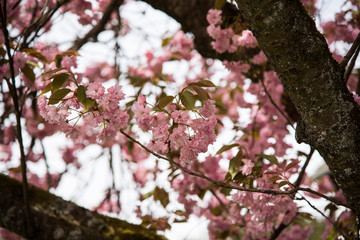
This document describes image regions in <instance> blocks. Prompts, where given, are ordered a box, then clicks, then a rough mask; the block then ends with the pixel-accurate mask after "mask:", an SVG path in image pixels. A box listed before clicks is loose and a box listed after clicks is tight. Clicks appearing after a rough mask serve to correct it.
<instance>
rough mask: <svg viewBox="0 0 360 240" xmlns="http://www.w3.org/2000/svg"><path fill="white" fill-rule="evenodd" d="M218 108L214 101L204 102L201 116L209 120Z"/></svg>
mask: <svg viewBox="0 0 360 240" xmlns="http://www.w3.org/2000/svg"><path fill="white" fill-rule="evenodd" d="M216 110H217V109H216V107H215V104H214V101H213V100H207V101H205V102H204V106H203V107H202V108H201V109H200V114H201V115H203V116H204V117H206V118H208V117H210V116H212V115H214V114H215V112H216Z"/></svg>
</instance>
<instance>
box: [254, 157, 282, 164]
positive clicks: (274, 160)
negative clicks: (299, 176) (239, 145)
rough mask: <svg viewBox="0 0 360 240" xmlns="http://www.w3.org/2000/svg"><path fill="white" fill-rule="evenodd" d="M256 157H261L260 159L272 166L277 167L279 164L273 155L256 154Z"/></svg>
mask: <svg viewBox="0 0 360 240" xmlns="http://www.w3.org/2000/svg"><path fill="white" fill-rule="evenodd" d="M256 156H258V157H261V158H265V159H266V160H268V161H269V162H271V163H272V164H275V165H277V166H279V162H278V160H277V158H276V157H275V156H273V155H267V154H256Z"/></svg>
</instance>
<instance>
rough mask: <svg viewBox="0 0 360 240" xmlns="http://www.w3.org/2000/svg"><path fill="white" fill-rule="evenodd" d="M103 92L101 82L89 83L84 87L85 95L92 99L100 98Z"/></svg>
mask: <svg viewBox="0 0 360 240" xmlns="http://www.w3.org/2000/svg"><path fill="white" fill-rule="evenodd" d="M104 93H105V88H104V86H103V85H102V84H101V83H98V82H95V83H89V85H88V87H87V89H86V96H87V97H89V98H92V99H100V98H101V97H102V96H103V95H104Z"/></svg>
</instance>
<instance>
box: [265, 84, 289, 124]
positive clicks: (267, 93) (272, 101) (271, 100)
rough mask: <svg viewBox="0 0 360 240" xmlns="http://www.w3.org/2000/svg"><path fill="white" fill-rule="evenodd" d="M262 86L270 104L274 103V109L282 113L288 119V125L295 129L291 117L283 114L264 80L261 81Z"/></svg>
mask: <svg viewBox="0 0 360 240" xmlns="http://www.w3.org/2000/svg"><path fill="white" fill-rule="evenodd" d="M261 85H262V86H263V88H264V91H265V93H266V95H267V96H268V98H269V100H270V102H271V103H272V105H274V107H275V108H276V109H277V110H278V111H279V112H280V114H281V115H282V116H283V117H284V118H285V119H286V121H287V123H288V124H289V125H290V126H291V127H292V128H293V129H295V128H294V126H293V124H292V123H291V121H290V119H289V117H288V116H286V114H285V113H284V112H283V110H281V109H280V107H279V106H278V105H277V104H276V103H275V102H274V100H273V99H272V97H271V95H270V93H269V92H268V90H267V89H266V86H265V84H264V80H262V79H261Z"/></svg>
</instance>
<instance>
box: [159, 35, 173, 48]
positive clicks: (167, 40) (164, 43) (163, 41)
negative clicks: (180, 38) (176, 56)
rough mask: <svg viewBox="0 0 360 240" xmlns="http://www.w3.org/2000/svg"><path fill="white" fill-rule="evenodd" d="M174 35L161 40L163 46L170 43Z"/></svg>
mask: <svg viewBox="0 0 360 240" xmlns="http://www.w3.org/2000/svg"><path fill="white" fill-rule="evenodd" d="M172 39H173V38H172V37H168V38H164V39H163V40H162V42H161V46H162V47H165V46H166V45H168V44H169V43H170V41H171V40H172Z"/></svg>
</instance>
